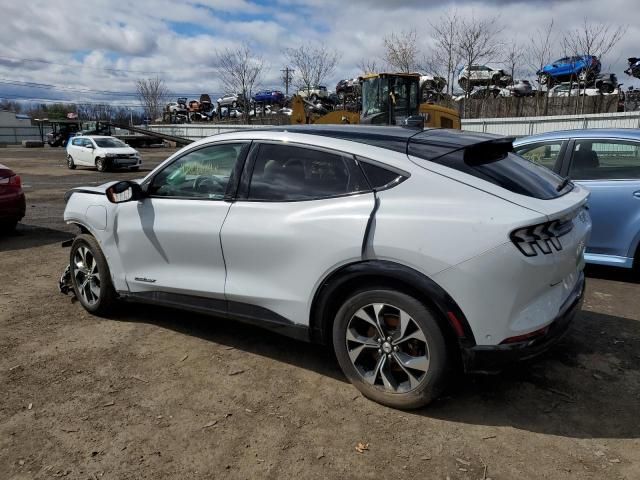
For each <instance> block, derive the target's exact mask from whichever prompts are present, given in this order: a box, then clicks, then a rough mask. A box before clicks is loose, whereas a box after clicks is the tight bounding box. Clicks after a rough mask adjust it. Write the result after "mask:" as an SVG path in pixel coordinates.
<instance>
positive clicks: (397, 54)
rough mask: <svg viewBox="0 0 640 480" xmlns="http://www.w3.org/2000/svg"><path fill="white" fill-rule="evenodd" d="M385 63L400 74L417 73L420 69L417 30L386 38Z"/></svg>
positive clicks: (393, 34)
mask: <svg viewBox="0 0 640 480" xmlns="http://www.w3.org/2000/svg"><path fill="white" fill-rule="evenodd" d="M384 61H385V62H386V63H387V64H388V65H389V66H390V67H392V68H394V69H396V70H397V71H399V72H403V73H411V72H415V71H416V69H417V67H418V34H417V33H416V31H415V30H409V31H407V32H400V33H395V32H392V33H391V34H390V35H387V36H386V37H384Z"/></svg>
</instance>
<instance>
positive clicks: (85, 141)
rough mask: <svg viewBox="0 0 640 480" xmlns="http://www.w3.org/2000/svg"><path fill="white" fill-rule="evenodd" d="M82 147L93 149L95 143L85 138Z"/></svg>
mask: <svg viewBox="0 0 640 480" xmlns="http://www.w3.org/2000/svg"><path fill="white" fill-rule="evenodd" d="M82 146H84V147H87V148H91V147H93V143H92V142H91V140H90V139H88V138H85V139H83V141H82Z"/></svg>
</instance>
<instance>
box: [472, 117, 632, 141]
mask: <svg viewBox="0 0 640 480" xmlns="http://www.w3.org/2000/svg"><path fill="white" fill-rule="evenodd" d="M462 128H463V129H464V130H470V131H473V132H484V133H496V134H499V135H510V136H515V137H523V136H527V135H535V134H537V133H544V132H554V131H556V130H575V129H579V128H640V112H623V113H604V114H590V115H557V116H551V117H516V118H478V119H467V120H462Z"/></svg>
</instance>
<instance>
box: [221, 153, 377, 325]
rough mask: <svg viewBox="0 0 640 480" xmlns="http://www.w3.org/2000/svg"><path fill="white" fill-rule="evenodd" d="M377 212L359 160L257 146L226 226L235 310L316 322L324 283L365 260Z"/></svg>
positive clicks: (228, 294) (226, 255)
mask: <svg viewBox="0 0 640 480" xmlns="http://www.w3.org/2000/svg"><path fill="white" fill-rule="evenodd" d="M373 207H374V196H373V193H371V192H370V191H369V188H368V184H367V182H366V179H365V178H364V176H363V174H362V171H361V169H360V168H359V166H358V165H357V163H356V161H355V159H354V157H353V156H349V155H345V154H342V153H340V152H336V151H329V150H323V149H317V148H309V147H307V146H301V145H296V144H292V143H283V142H274V143H269V142H264V143H258V144H256V143H254V147H253V148H252V153H251V154H250V156H249V160H248V163H247V166H246V167H245V172H244V173H243V181H242V184H241V190H240V192H239V194H238V198H237V200H236V202H234V204H233V205H232V206H231V209H230V211H229V215H228V216H227V220H226V221H225V223H224V226H223V227H222V234H221V239H222V247H223V250H224V258H225V263H226V266H227V281H226V286H225V293H226V298H227V300H228V301H229V303H228V305H229V311H230V312H231V313H232V314H235V315H236V316H237V315H240V316H252V315H256V316H260V317H262V318H265V317H266V318H272V319H273V320H274V321H275V322H281V323H282V322H284V323H287V324H288V323H290V322H292V323H294V324H303V325H308V321H309V310H310V307H311V305H310V303H311V299H312V295H313V292H314V291H315V289H316V288H317V287H318V286H319V284H320V282H321V281H322V279H323V278H325V276H326V275H327V274H329V273H330V272H332V271H333V270H334V269H335V268H336V267H338V266H340V265H343V264H347V263H350V262H353V261H357V260H360V259H361V258H362V244H363V240H364V236H365V231H366V228H367V223H368V220H369V216H370V215H371V212H372V211H373ZM248 305H251V307H248Z"/></svg>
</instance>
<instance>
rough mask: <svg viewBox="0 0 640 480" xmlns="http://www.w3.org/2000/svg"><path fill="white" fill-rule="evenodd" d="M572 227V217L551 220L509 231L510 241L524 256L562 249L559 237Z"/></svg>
mask: <svg viewBox="0 0 640 480" xmlns="http://www.w3.org/2000/svg"><path fill="white" fill-rule="evenodd" d="M572 229H573V218H569V219H566V218H565V219H560V220H553V221H551V222H546V223H540V224H538V225H532V226H530V227H524V228H519V229H518V230H514V231H513V232H511V241H512V242H513V243H514V245H515V246H516V247H518V250H520V251H521V252H522V253H523V255H525V256H526V257H535V256H536V255H538V253H542V254H543V255H548V254H550V253H553V251H554V250H556V251H558V252H559V251H560V250H562V243H561V242H560V237H562V236H563V235H566V234H567V233H569V232H570V231H571V230H572Z"/></svg>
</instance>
